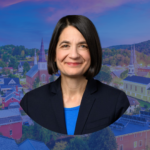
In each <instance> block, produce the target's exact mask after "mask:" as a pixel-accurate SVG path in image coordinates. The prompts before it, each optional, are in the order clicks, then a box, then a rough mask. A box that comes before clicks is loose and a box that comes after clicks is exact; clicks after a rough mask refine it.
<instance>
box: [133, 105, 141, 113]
mask: <svg viewBox="0 0 150 150" xmlns="http://www.w3.org/2000/svg"><path fill="white" fill-rule="evenodd" d="M140 110H141V107H140V106H138V107H136V108H134V111H133V113H132V115H137V114H139V112H140Z"/></svg>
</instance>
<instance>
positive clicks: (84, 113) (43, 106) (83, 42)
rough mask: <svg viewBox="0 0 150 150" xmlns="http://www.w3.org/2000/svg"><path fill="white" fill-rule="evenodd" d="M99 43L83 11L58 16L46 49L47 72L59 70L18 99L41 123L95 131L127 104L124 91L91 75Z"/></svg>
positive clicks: (99, 53) (96, 69)
mask: <svg viewBox="0 0 150 150" xmlns="http://www.w3.org/2000/svg"><path fill="white" fill-rule="evenodd" d="M101 65H102V48H101V45H100V40H99V37H98V34H97V31H96V28H95V26H94V25H93V23H92V22H91V21H90V20H89V19H88V18H87V17H85V16H81V15H68V16H65V17H63V18H61V19H60V20H59V21H58V23H57V25H56V27H55V29H54V32H53V35H52V38H51V42H50V46H49V50H48V72H49V74H51V75H52V74H55V73H57V72H58V69H59V70H60V72H61V76H60V77H59V78H58V79H57V80H56V81H54V82H51V83H48V84H46V85H44V86H41V87H39V88H37V89H34V90H32V91H30V92H28V93H26V94H25V96H24V97H23V99H22V101H21V103H20V105H21V107H22V108H23V110H24V111H25V112H26V113H27V114H28V115H29V116H30V117H31V118H32V119H33V120H34V121H36V122H37V123H39V124H40V125H41V126H43V127H45V128H47V129H49V130H52V131H55V132H58V133H62V134H69V135H80V134H87V133H92V132H96V131H98V130H100V129H103V128H105V127H107V126H109V125H110V124H112V123H113V122H114V121H116V120H117V119H118V118H119V117H120V116H121V115H122V114H123V113H124V112H125V111H126V109H127V108H128V106H129V101H128V98H127V96H126V94H125V93H124V92H123V91H121V90H119V89H116V88H114V87H111V86H109V85H106V84H104V83H102V82H100V81H99V80H94V79H93V77H94V76H96V75H97V74H98V73H99V72H100V69H101Z"/></svg>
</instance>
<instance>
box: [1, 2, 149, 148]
mask: <svg viewBox="0 0 150 150" xmlns="http://www.w3.org/2000/svg"><path fill="white" fill-rule="evenodd" d="M149 8H150V1H148V0H143V1H140V0H120V1H118V0H113V1H111V0H99V1H97V0H82V1H78V0H76V1H75V0H73V1H69V0H63V1H61V0H55V1H54V0H30V1H28V0H5V1H3V0H0V16H1V17H0V149H7V150H9V149H11V150H13V149H14V150H24V149H29V150H30V149H31V150H32V149H36V150H38V149H40V150H41V149H42V150H48V149H50V150H69V149H72V150H73V149H82V150H84V149H86V150H87V149H92V150H93V149H105V150H107V149H114V150H115V149H116V150H132V149H135V150H149V149H150V28H149V27H150V9H149ZM69 14H79V15H84V16H87V17H88V18H89V19H90V20H91V21H92V22H93V23H94V25H95V27H96V29H97V31H98V34H99V37H100V42H101V45H102V49H103V56H102V57H103V62H102V69H101V71H100V72H99V74H98V75H97V76H95V77H94V79H96V80H99V81H101V82H103V83H105V84H108V85H110V86H113V87H115V88H118V89H120V90H122V91H124V92H125V93H126V94H127V96H128V99H129V101H130V107H129V108H128V109H127V111H126V112H125V113H124V115H123V116H122V117H120V118H119V119H118V120H117V121H116V122H115V123H113V124H111V125H110V126H109V127H107V128H105V129H103V130H100V131H98V132H94V133H92V134H86V135H82V136H69V135H68V136H67V135H63V134H58V133H56V132H52V131H50V130H47V129H45V128H43V127H41V126H40V125H38V124H37V123H36V122H34V121H33V120H32V119H31V118H30V117H29V116H27V115H26V113H25V112H24V111H23V110H22V108H21V107H20V105H19V103H20V101H21V99H22V97H23V96H24V94H25V93H26V92H28V91H30V90H32V89H35V88H37V87H39V86H42V85H44V84H47V83H49V82H53V81H55V80H56V79H57V78H58V77H59V76H60V72H58V73H57V74H55V75H49V74H48V72H47V55H48V46H49V43H50V39H51V36H52V33H53V30H54V27H55V25H56V23H57V21H58V20H59V19H60V18H61V17H63V16H65V15H69ZM43 98H44V96H43ZM108 111H109V110H108Z"/></svg>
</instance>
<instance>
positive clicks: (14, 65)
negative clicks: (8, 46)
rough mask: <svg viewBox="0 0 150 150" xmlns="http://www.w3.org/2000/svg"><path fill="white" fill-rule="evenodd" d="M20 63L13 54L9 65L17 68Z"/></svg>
mask: <svg viewBox="0 0 150 150" xmlns="http://www.w3.org/2000/svg"><path fill="white" fill-rule="evenodd" d="M18 65H19V63H18V61H17V59H16V58H15V57H13V56H12V57H10V62H9V65H8V66H9V67H13V68H15V69H17V68H18Z"/></svg>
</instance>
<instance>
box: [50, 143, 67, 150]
mask: <svg viewBox="0 0 150 150" xmlns="http://www.w3.org/2000/svg"><path fill="white" fill-rule="evenodd" d="M66 146H67V142H66V141H64V142H63V141H60V142H56V143H55V146H54V148H53V150H64V149H65V147H66Z"/></svg>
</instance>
